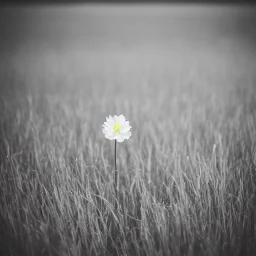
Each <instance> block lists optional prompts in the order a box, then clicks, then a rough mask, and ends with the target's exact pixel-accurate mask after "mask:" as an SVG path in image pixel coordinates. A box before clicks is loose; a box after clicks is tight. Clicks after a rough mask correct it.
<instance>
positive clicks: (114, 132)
mask: <svg viewBox="0 0 256 256" xmlns="http://www.w3.org/2000/svg"><path fill="white" fill-rule="evenodd" d="M131 128H132V127H131V126H130V125H129V121H126V120H125V117H124V116H123V115H120V116H113V117H112V116H109V117H107V121H106V122H104V124H103V128H102V131H103V133H104V134H105V137H106V139H109V140H117V142H123V141H124V140H128V139H129V138H130V137H131V135H132V133H131V131H130V129H131Z"/></svg>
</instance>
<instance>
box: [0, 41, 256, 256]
mask: <svg viewBox="0 0 256 256" xmlns="http://www.w3.org/2000/svg"><path fill="white" fill-rule="evenodd" d="M230 43H232V44H230ZM167 45H168V44H167ZM167 45H165V46H164V45H148V46H145V45H136V46H131V47H129V48H128V47H127V48H125V47H121V46H113V47H112V48H111V47H108V48H106V49H105V48H104V47H102V48H101V47H98V46H96V47H95V48H90V49H89V48H86V47H83V46H77V47H70V48H67V49H65V50H64V49H61V50H57V48H56V49H49V50H48V51H46V49H42V50H41V51H40V50H39V51H33V49H31V48H28V49H30V50H29V51H26V49H21V50H20V52H16V53H15V54H13V55H6V56H4V55H3V56H2V60H5V62H3V61H2V62H1V77H2V78H1V87H2V89H1V96H0V97H1V101H0V104H1V106H0V109H1V115H0V141H1V144H0V151H1V154H0V158H1V159H0V162H1V164H0V182H1V185H0V193H1V207H0V217H1V222H0V223H1V224H0V225H1V229H0V230H1V233H0V235H1V243H2V245H3V246H2V245H1V246H0V247H1V248H2V250H3V251H2V254H1V255H4V254H6V255H36V256H39V255H60V256H65V255H70V256H82V255H83V256H84V255H147V256H150V255H152V256H155V255H190V256H192V255H194V256H199V255H204V256H206V255H209V256H211V255H232V256H235V255H255V254H256V248H255V242H256V237H255V217H256V216H255V214H256V212H255V205H256V176H255V175H256V166H255V164H256V147H255V145H256V144H255V142H256V129H255V127H256V108H255V102H256V101H255V100H256V98H255V96H256V93H255V73H254V71H255V62H254V61H255V60H253V58H251V57H252V56H251V57H250V56H249V55H246V54H245V53H244V51H242V49H241V48H239V45H238V46H236V45H235V42H227V43H225V42H219V44H218V45H217V46H216V45H214V43H213V45H210V47H209V46H207V44H206V45H201V44H200V45H197V44H195V45H193V43H192V42H191V43H190V44H182V43H181V44H180V42H177V43H175V42H172V45H171V46H167ZM213 46H214V47H213ZM4 58H5V59H4ZM108 114H124V115H125V116H126V117H127V119H128V120H129V121H130V122H131V125H132V127H133V128H132V132H133V134H132V137H131V139H130V140H128V141H126V142H124V143H121V144H118V145H117V146H118V148H117V164H118V169H119V173H120V182H119V197H120V198H119V202H118V204H119V208H118V211H115V210H114V202H115V200H116V198H115V194H114V189H113V175H114V170H113V153H114V151H113V150H114V143H112V142H111V141H107V140H105V139H104V137H103V134H102V132H101V125H102V123H103V122H104V120H105V116H107V115H108Z"/></svg>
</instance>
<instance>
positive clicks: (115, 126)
mask: <svg viewBox="0 0 256 256" xmlns="http://www.w3.org/2000/svg"><path fill="white" fill-rule="evenodd" d="M120 128H121V125H120V123H119V122H116V123H115V124H114V126H113V129H114V131H115V132H119V131H120Z"/></svg>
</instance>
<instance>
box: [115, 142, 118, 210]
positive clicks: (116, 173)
mask: <svg viewBox="0 0 256 256" xmlns="http://www.w3.org/2000/svg"><path fill="white" fill-rule="evenodd" d="M117 175H118V172H117V168H116V140H115V193H116V198H117ZM117 200H118V199H117ZM115 208H116V210H117V203H115Z"/></svg>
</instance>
